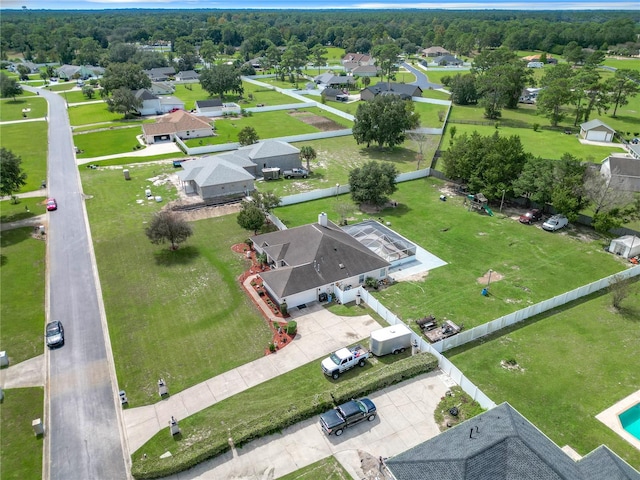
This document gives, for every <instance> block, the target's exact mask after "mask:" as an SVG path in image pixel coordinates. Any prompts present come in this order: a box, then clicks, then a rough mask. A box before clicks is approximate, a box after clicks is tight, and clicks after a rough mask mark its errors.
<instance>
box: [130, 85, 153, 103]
mask: <svg viewBox="0 0 640 480" xmlns="http://www.w3.org/2000/svg"><path fill="white" fill-rule="evenodd" d="M134 95H135V97H136V98H139V99H140V100H142V101H145V100H158V96H157V95H154V94H153V93H151V92H150V91H149V90H147V89H146V88H141V89H140V90H136V93H135V94H134Z"/></svg>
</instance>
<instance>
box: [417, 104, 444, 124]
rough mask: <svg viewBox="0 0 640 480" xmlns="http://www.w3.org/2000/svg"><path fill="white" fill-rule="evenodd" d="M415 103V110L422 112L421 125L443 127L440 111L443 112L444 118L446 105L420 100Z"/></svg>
mask: <svg viewBox="0 0 640 480" xmlns="http://www.w3.org/2000/svg"><path fill="white" fill-rule="evenodd" d="M413 105H414V110H415V111H416V112H418V113H419V114H420V126H421V127H431V128H441V127H442V126H443V125H442V122H441V121H440V117H439V115H438V112H442V118H444V114H445V113H446V111H447V106H446V105H435V104H433V103H420V102H414V103H413Z"/></svg>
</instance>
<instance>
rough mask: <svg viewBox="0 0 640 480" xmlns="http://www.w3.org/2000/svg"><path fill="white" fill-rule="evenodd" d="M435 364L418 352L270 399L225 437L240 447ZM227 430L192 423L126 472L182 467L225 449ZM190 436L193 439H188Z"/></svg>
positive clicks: (143, 475) (144, 474)
mask: <svg viewBox="0 0 640 480" xmlns="http://www.w3.org/2000/svg"><path fill="white" fill-rule="evenodd" d="M437 367H438V359H437V358H435V357H434V356H433V355H430V354H428V353H421V354H419V355H414V356H411V357H408V358H406V359H403V360H398V361H396V362H393V363H392V364H389V365H385V366H383V367H382V368H380V369H376V370H374V371H372V372H369V373H361V374H359V375H358V376H356V377H355V378H353V379H350V380H348V381H342V382H340V383H338V384H337V385H335V386H334V388H332V389H327V390H326V391H324V392H319V393H318V394H316V395H314V396H313V398H300V399H299V400H298V401H296V402H295V403H288V404H286V405H277V403H278V402H277V400H274V410H271V411H269V412H265V413H264V414H263V415H261V416H259V417H254V418H251V419H248V420H247V421H246V422H244V423H243V424H239V425H236V426H235V427H234V428H233V429H231V431H230V434H231V438H233V442H234V444H235V446H236V447H241V446H242V445H245V444H247V443H249V442H251V441H252V440H255V439H257V438H260V437H264V436H266V435H271V434H273V433H278V432H281V431H282V430H283V429H285V428H287V427H290V426H292V425H295V424H296V423H299V422H301V421H303V420H307V419H309V418H311V417H313V416H314V415H318V414H320V413H323V412H325V411H327V410H329V409H330V408H332V407H333V405H334V403H333V402H334V401H333V399H335V402H336V403H337V404H340V403H343V402H346V401H348V400H350V399H352V398H358V397H362V396H365V395H368V394H370V393H372V392H375V391H377V390H380V389H383V388H385V387H388V386H390V385H394V384H396V383H399V382H402V381H403V380H407V379H409V378H412V377H415V376H416V375H420V374H422V373H427V372H430V371H432V370H435V369H436V368H437ZM197 417H198V414H196V415H194V416H192V417H190V418H189V419H186V421H185V422H182V426H183V428H185V431H186V430H188V429H189V427H188V425H189V424H190V423H193V424H194V425H196V424H198V418H197ZM228 434H229V432H228V431H226V430H224V431H223V430H216V429H206V428H198V427H194V428H193V429H192V430H191V432H189V439H186V438H185V439H182V440H178V444H180V443H182V442H185V445H182V446H181V447H178V451H176V452H172V454H173V455H172V456H171V457H168V458H164V459H160V458H157V459H152V458H146V459H142V458H133V459H132V468H131V473H132V475H133V476H134V478H136V479H151V478H160V477H165V476H168V475H172V474H175V473H178V472H182V471H184V470H187V469H189V468H191V467H194V466H195V465H197V464H198V463H200V462H203V461H205V460H208V459H210V458H213V457H215V456H217V455H220V454H222V453H224V452H226V451H228V450H229V448H230V446H229V442H228ZM157 435H167V432H166V431H165V430H163V431H162V432H160V433H158V434H157ZM194 438H196V439H197V440H193V439H194ZM186 443H188V445H187V444H186ZM140 451H142V449H141V450H139V452H140Z"/></svg>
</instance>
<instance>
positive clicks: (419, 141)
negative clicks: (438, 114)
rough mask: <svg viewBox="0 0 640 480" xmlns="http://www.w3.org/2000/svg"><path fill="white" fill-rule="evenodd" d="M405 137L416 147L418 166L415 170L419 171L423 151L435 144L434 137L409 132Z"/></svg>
mask: <svg viewBox="0 0 640 480" xmlns="http://www.w3.org/2000/svg"><path fill="white" fill-rule="evenodd" d="M453 128H455V126H454V127H452V129H453ZM407 137H409V139H410V140H411V141H413V142H414V143H415V144H416V146H417V147H418V154H417V155H416V157H417V160H418V164H417V166H416V170H420V164H421V163H422V161H423V160H424V152H425V149H426V147H427V146H429V145H430V144H435V136H434V135H429V134H426V133H422V132H417V131H411V132H407Z"/></svg>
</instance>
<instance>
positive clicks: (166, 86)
mask: <svg viewBox="0 0 640 480" xmlns="http://www.w3.org/2000/svg"><path fill="white" fill-rule="evenodd" d="M151 86H152V87H154V88H157V89H158V90H165V91H168V92H173V91H175V87H174V86H173V85H171V84H170V83H167V82H151Z"/></svg>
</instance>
